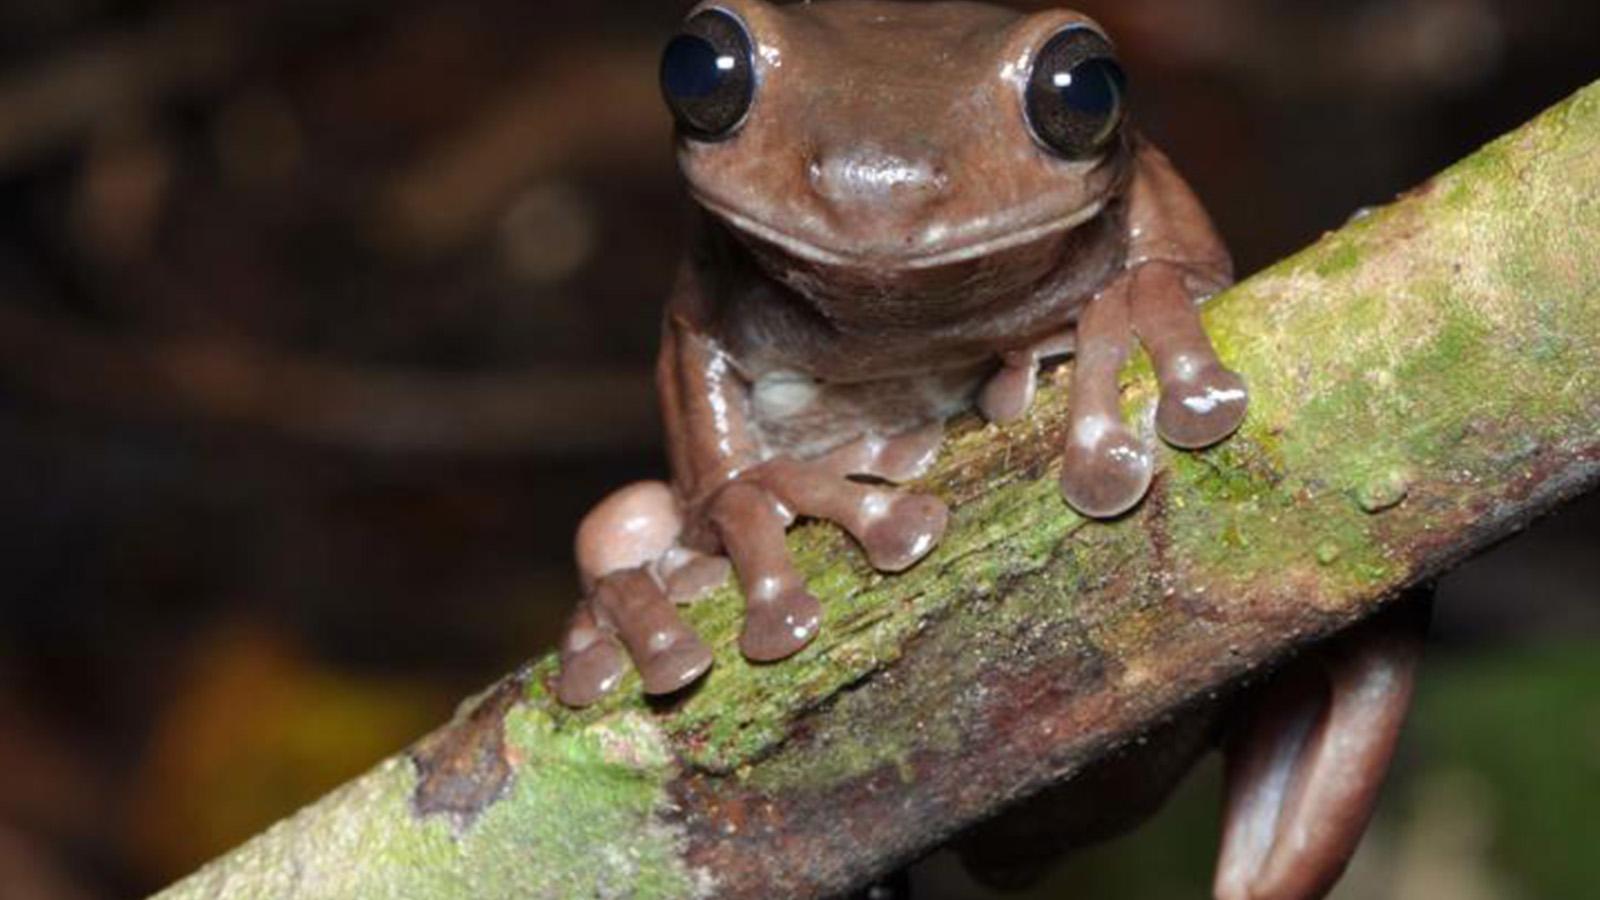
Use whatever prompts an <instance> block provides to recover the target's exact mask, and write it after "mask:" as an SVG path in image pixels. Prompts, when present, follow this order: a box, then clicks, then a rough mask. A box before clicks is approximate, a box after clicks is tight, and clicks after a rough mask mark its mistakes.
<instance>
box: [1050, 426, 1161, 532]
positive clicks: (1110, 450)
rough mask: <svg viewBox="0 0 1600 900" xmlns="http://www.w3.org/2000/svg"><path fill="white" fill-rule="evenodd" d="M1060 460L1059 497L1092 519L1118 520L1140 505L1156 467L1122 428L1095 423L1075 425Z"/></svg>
mask: <svg viewBox="0 0 1600 900" xmlns="http://www.w3.org/2000/svg"><path fill="white" fill-rule="evenodd" d="M1074 432H1075V436H1074V439H1073V440H1071V441H1069V442H1068V444H1067V450H1066V453H1065V455H1064V456H1063V457H1062V460H1061V494H1062V496H1063V497H1065V498H1066V500H1067V503H1069V504H1070V505H1071V506H1072V508H1073V509H1075V510H1077V511H1078V512H1080V513H1082V514H1083V515H1085V516H1089V517H1090V518H1095V519H1109V518H1113V517H1115V516H1120V515H1122V514H1123V513H1125V512H1127V511H1128V510H1130V509H1133V508H1134V507H1135V506H1137V505H1138V504H1139V501H1140V500H1141V499H1143V498H1144V495H1145V493H1146V492H1147V491H1149V490H1150V480H1151V478H1152V476H1153V474H1154V470H1155V466H1154V462H1153V460H1152V459H1151V455H1150V450H1149V448H1147V447H1146V446H1145V445H1144V442H1143V441H1140V440H1139V438H1138V437H1137V436H1135V435H1134V434H1133V433H1132V432H1131V431H1129V430H1128V428H1127V426H1125V425H1123V424H1122V423H1121V422H1116V421H1114V420H1108V419H1099V420H1088V421H1085V422H1081V423H1077V425H1076V426H1075V428H1074Z"/></svg>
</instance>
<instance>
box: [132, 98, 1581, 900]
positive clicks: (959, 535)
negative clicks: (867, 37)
mask: <svg viewBox="0 0 1600 900" xmlns="http://www.w3.org/2000/svg"><path fill="white" fill-rule="evenodd" d="M1597 248H1600V85H1595V86H1591V87H1589V88H1587V89H1585V90H1584V91H1582V92H1580V93H1578V94H1577V95H1575V96H1574V97H1572V98H1570V99H1568V100H1567V101H1566V102H1564V103H1562V104H1561V105H1559V106H1557V107H1556V108H1554V109H1553V110H1551V111H1550V112H1548V113H1546V114H1545V115H1543V116H1542V117H1540V118H1539V119H1538V120H1536V121H1535V122H1533V123H1531V124H1530V125H1528V126H1526V127H1524V128H1522V129H1520V130H1519V131H1517V132H1515V133H1513V134H1511V135H1509V136H1507V137H1505V138H1503V139H1501V140H1499V141H1497V142H1495V143H1494V144H1492V145H1490V146H1489V147H1487V148H1485V149H1484V150H1482V151H1480V152H1479V153H1477V154H1476V155H1474V156H1472V157H1471V158H1469V159H1467V160H1466V161H1465V162H1462V163H1461V164H1459V165H1457V166H1455V167H1453V168H1451V169H1450V170H1448V171H1447V172H1445V173H1443V174H1441V175H1439V176H1438V177H1436V178H1434V179H1432V180H1431V181H1430V182H1428V183H1427V184H1425V185H1423V186H1422V187H1420V188H1418V189H1417V190H1415V191H1413V192H1412V193H1410V194H1409V195H1407V196H1405V197H1404V198H1402V199H1401V200H1399V201H1398V202H1396V203H1395V204H1393V205H1391V206H1388V207H1386V208H1384V209H1381V210H1378V211H1376V212H1373V213H1371V214H1370V215H1367V216H1365V217H1363V218H1361V219H1360V220H1359V221H1356V222H1353V223H1351V224H1350V225H1349V226H1347V227H1346V228H1344V229H1343V230H1341V231H1339V232H1337V233H1335V234H1331V235H1329V236H1328V237H1326V238H1325V239H1324V240H1322V241H1320V242H1319V243H1317V244H1316V245H1315V246H1313V247H1311V248H1309V249H1308V250H1306V251H1304V252H1302V253H1300V254H1299V255H1297V256H1294V257H1293V258H1291V259H1288V260H1286V261H1284V262H1282V263H1280V264H1278V265H1276V266H1274V267H1272V268H1271V269H1269V270H1267V271H1266V272H1263V273H1261V274H1260V275H1257V276H1256V277H1254V278H1252V279H1250V280H1249V281H1247V282H1245V283H1243V284H1241V285H1240V286H1239V287H1237V288H1236V289H1234V290H1232V291H1230V292H1229V293H1227V294H1226V295H1224V296H1222V297H1220V298H1218V299H1217V300H1215V301H1214V302H1213V303H1212V304H1211V305H1210V307H1209V309H1208V312H1207V318H1208V323H1209V327H1210V328H1211V331H1212V333H1213V335H1214V336H1215V337H1216V338H1217V341H1218V344H1219V346H1220V349H1221V351H1222V354H1223V356H1224V358H1226V359H1227V360H1229V361H1230V362H1231V363H1232V364H1233V365H1234V366H1236V367H1237V368H1238V369H1239V370H1240V371H1242V372H1243V373H1244V374H1245V375H1246V377H1247V378H1248V379H1249V381H1250V385H1251V388H1252V391H1253V396H1254V400H1253V406H1252V409H1251V415H1250V419H1249V421H1248V422H1247V423H1246V425H1245V427H1244V429H1243V430H1242V431H1241V432H1240V433H1239V434H1238V435H1237V436H1236V437H1235V438H1233V439H1232V440H1231V441H1229V442H1227V443H1226V444H1224V445H1223V446H1221V447H1219V448H1216V449H1214V450H1211V451H1209V452H1206V453H1202V454H1198V455H1191V454H1185V453H1173V452H1164V453H1163V457H1162V462H1161V465H1162V468H1163V474H1162V475H1161V476H1160V477H1159V478H1158V480H1157V483H1156V485H1155V487H1154V490H1153V491H1152V493H1151V496H1150V498H1149V500H1148V501H1147V502H1146V503H1145V504H1144V505H1143V507H1141V508H1140V510H1138V511H1137V512H1136V513H1135V514H1134V515H1132V516H1129V517H1128V518H1126V519H1124V520H1122V521H1118V522H1115V523H1111V524H1103V523H1093V522H1086V521H1084V520H1082V519H1080V518H1078V517H1077V516H1075V515H1073V514H1072V513H1071V512H1070V511H1068V509H1067V508H1066V506H1065V505H1064V504H1063V503H1062V501H1061V499H1060V498H1059V496H1058V495H1057V491H1056V481H1055V478H1054V477H1053V467H1054V460H1055V457H1056V453H1057V444H1058V437H1057V435H1058V434H1059V430H1060V427H1061V424H1062V421H1063V417H1062V411H1063V401H1064V393H1065V392H1064V391H1063V390H1061V389H1060V384H1061V383H1062V382H1063V378H1062V375H1061V373H1057V374H1056V375H1055V376H1053V377H1052V378H1051V379H1047V380H1049V381H1051V382H1052V384H1051V385H1049V386H1047V388H1046V389H1045V390H1044V391H1043V392H1042V397H1041V403H1040V408H1039V409H1038V410H1037V411H1036V414H1035V415H1033V416H1032V417H1031V418H1030V419H1029V420H1028V421H1026V422H1024V423H1022V424H1019V425H1017V426H1015V427H1010V428H1005V429H997V428H993V427H980V426H978V425H977V424H975V423H968V424H966V425H964V426H962V427H961V428H960V429H958V433H957V434H956V435H955V436H954V440H953V443H952V446H951V447H950V449H949V450H948V451H947V453H946V455H945V457H944V460H943V464H942V466H941V467H940V469H939V471H938V472H937V473H936V474H935V475H934V476H933V477H931V478H930V479H929V481H928V484H927V488H928V489H930V490H934V491H937V492H938V493H939V494H941V495H942V496H944V497H945V498H946V499H947V500H949V501H950V503H951V506H952V507H953V508H954V510H955V511H956V513H955V517H954V520H953V522H952V527H951V530H950V533H949V535H948V537H947V538H946V539H945V541H944V544H943V546H942V547H941V548H940V549H939V550H938V551H937V552H936V553H935V554H934V555H933V556H931V557H930V558H929V559H928V560H927V561H926V562H924V563H923V564H922V565H920V566H919V567H917V568H916V569H915V570H913V571H911V572H909V573H907V574H905V575H901V576H895V577H885V576H880V575H877V574H874V573H873V572H871V571H870V570H869V569H868V568H867V567H866V566H865V564H864V563H863V562H862V560H861V558H860V555H859V553H858V552H857V551H856V550H855V549H854V548H852V547H851V546H850V545H849V544H848V543H847V542H846V541H845V540H844V539H843V538H841V537H840V535H839V534H838V533H837V532H836V531H834V530H833V529H830V528H810V529H805V530H803V531H801V532H800V533H799V534H798V535H797V536H796V537H795V539H794V546H795V547H796V549H797V551H798V553H799V556H800V558H801V560H802V562H803V564H804V566H805V568H806V571H808V572H809V573H810V575H811V585H812V587H813V589H814V591H815V592H816V593H817V594H818V595H819V596H820V597H822V598H824V601H825V603H826V607H827V613H826V625H825V630H824V633H823V636H822V637H821V638H819V639H818V641H817V642H816V643H815V644H814V645H813V646H812V647H810V648H808V649H807V650H806V651H805V652H804V653H803V654H801V655H800V656H799V657H797V658H796V659H794V660H792V661H789V662H787V663H785V664H782V665H777V666H768V667H753V666H750V665H747V664H746V663H744V662H743V661H742V660H741V659H740V658H739V657H738V654H737V652H736V650H735V649H734V645H735V641H734V636H735V633H736V629H737V626H738V616H739V609H740V605H739V603H738V601H737V599H736V598H735V597H734V596H733V595H732V594H731V593H729V592H725V593H724V594H723V595H721V596H719V597H716V598H714V599H712V600H711V601H709V602H706V603H703V604H701V605H699V606H698V607H696V608H695V609H694V610H693V611H692V613H691V618H692V621H693V623H694V624H695V626H697V627H698V628H699V629H700V630H701V633H702V634H704V635H705V636H706V637H707V639H708V640H709V641H710V642H711V643H712V644H713V646H716V647H718V648H720V652H719V655H718V659H717V664H716V667H715V669H714V670H713V672H712V673H711V675H710V676H709V678H707V679H706V681H705V683H704V684H703V685H702V686H701V687H700V688H699V689H697V690H696V691H694V692H693V693H692V694H691V695H690V696H687V697H685V698H682V699H681V700H680V701H678V702H676V703H674V704H672V705H671V706H668V707H651V706H648V705H646V704H645V703H643V702H641V701H640V699H639V695H638V690H637V685H636V684H634V683H631V682H630V683H625V684H624V685H623V688H622V690H621V691H620V693H619V696H618V698H617V699H615V700H613V701H612V702H610V703H608V704H603V705H602V706H600V707H599V708H596V709H592V710H588V711H585V712H582V713H573V712H569V711H566V710H563V709H561V708H560V707H558V706H557V705H556V704H555V703H554V702H553V701H552V700H551V698H550V694H549V691H548V689H547V687H546V681H547V679H548V678H549V676H550V674H551V672H552V670H553V661H552V660H551V659H549V658H546V659H544V660H543V661H540V662H538V663H535V664H532V665H530V666H529V667H528V668H527V669H526V670H524V671H523V672H521V673H519V674H517V675H515V676H513V677H511V678H508V679H507V680H505V681H504V682H502V683H501V684H500V685H499V686H497V687H495V688H494V689H492V690H491V691H490V692H488V693H487V694H486V695H485V696H483V697H481V698H478V700H477V701H476V702H475V703H474V704H471V707H470V711H469V712H466V713H464V714H463V715H462V716H460V717H458V719H457V721H456V722H454V723H452V724H451V725H448V726H446V727H445V728H444V729H442V730H441V731H439V732H438V733H436V734H435V735H433V736H431V737H429V738H428V739H426V740H424V741H423V742H422V743H421V744H419V745H418V746H417V747H416V748H413V749H412V750H411V751H410V752H408V753H405V754H402V755H399V756H396V757H394V758H393V759H390V760H388V761H387V762H384V763H382V764H380V765H379V766H378V767H377V768H376V769H375V770H373V771H372V772H370V773H369V774H367V775H365V776H363V777H361V778H359V779H357V780H356V781H354V782H352V783H351V784H349V785H347V786H345V787H344V788H342V789H340V790H339V791H336V792H335V793H333V794H331V795H329V796H328V797H326V798H324V799H323V800H321V801H320V802H318V803H316V804H314V805H312V806H311V807H308V808H307V809H305V810H303V811H301V812H300V813H298V814H297V815H295V816H294V817H292V818H290V819H288V820H285V821H284V822H282V823H280V824H278V825H277V826H275V827H274V828H272V829H271V830H270V831H267V832H266V833H264V834H262V835H260V836H258V837H257V838H255V839H254V840H252V841H250V842H249V843H247V844H245V845H244V846H243V847H241V848H239V849H238V850H236V851H234V852H233V853H232V854H230V855H228V856H226V857H223V858H222V859H219V860H217V861H216V862H214V863H212V864H211V865H209V866H207V867H206V868H204V869H202V870H201V871H200V872H198V873H196V874H195V875H193V876H191V877H190V878H188V879H187V880H185V881H183V882H180V883H179V884H177V885H175V886H174V887H172V888H171V889H170V890H169V891H168V892H167V893H166V894H165V895H163V896H165V897H167V898H170V900H188V898H202V897H216V898H223V897H226V898H229V900H241V898H258V897H259V898H268V897H271V898H290V897H295V898H299V897H306V898H312V897H315V898H351V900H370V898H379V897H406V898H512V897H578V896H585V897H587V896H601V897H612V896H617V897H620V896H628V897H669V896H697V895H717V896H730V897H770V896H780V895H781V896H803V895H813V894H824V893H829V892H833V891H837V890H840V889H844V888H847V887H849V886H851V885H854V884H857V883H859V882H860V881H861V880H863V879H864V878H866V877H869V876H871V875H872V874H874V873H876V872H880V871H882V870H884V869H885V868H887V867H889V866H891V865H894V864H896V863H898V862H901V861H904V860H906V859H908V858H911V857H912V856H914V855H915V854H917V853H919V852H921V851H923V850H926V849H928V848H930V847H932V846H934V845H936V844H937V843H938V842H940V841H942V840H944V839H946V838H948V837H949V836H950V835H951V834H953V833H954V832H956V831H957V830H959V829H961V828H963V827H964V826H966V825H969V824H971V823H973V822H975V821H978V820H980V819H982V818H983V817H985V816H987V815H989V814H991V813H993V812H994V811H995V810H996V809H997V808H999V807H1000V806H1001V805H1003V804H1005V803H1007V802H1009V801H1012V800H1014V799H1016V798H1019V797H1021V796H1024V795H1028V794H1031V793H1034V792H1037V791H1039V790H1041V789H1043V788H1045V787H1048V786H1050V785H1052V784H1056V783H1059V782H1060V781H1062V780H1064V779H1067V778H1070V777H1071V776H1072V775H1073V774H1074V773H1075V772H1077V771H1080V770H1081V769H1082V768H1083V767H1084V766H1085V765H1086V764H1088V763H1090V762H1092V761H1094V760H1095V759H1097V758H1098V757H1100V756H1103V755H1105V754H1106V753H1107V752H1108V750H1109V749H1111V748H1114V747H1116V746H1118V745H1119V744H1123V743H1125V742H1127V741H1130V740H1132V739H1135V738H1137V737H1138V736H1139V735H1141V734H1144V733H1146V732H1148V731H1150V730H1151V729H1152V728H1153V727H1155V726H1156V725H1157V724H1158V723H1159V722H1161V721H1162V720H1163V718H1164V717H1166V716H1169V715H1171V714H1172V713H1173V712H1174V711H1176V710H1179V709H1181V708H1183V707H1184V706H1185V705H1186V704H1189V703H1191V702H1193V701H1195V700H1196V699H1197V698H1202V697H1204V696H1207V695H1212V694H1215V693H1216V692H1218V691H1221V690H1224V689H1226V688H1227V687H1228V686H1229V685H1231V684H1234V683H1236V682H1237V681H1239V680H1240V679H1241V678H1243V677H1245V676H1247V675H1248V674H1249V673H1251V672H1252V671H1255V670H1257V669H1260V668H1261V667H1265V666H1269V665H1271V664H1272V663H1273V662H1274V661H1275V660H1278V659H1280V658H1281V657H1283V656H1284V655H1285V654H1287V653H1290V652H1292V651H1293V650H1294V649H1296V648H1297V647H1299V646H1302V645H1304V644H1306V643H1307V642H1311V641H1315V640H1318V639H1320V638H1323V637H1325V636H1327V635H1329V634H1330V633H1332V632H1334V631H1336V630H1338V629H1340V628H1342V627H1344V626H1347V625H1349V624H1351V623H1352V622H1354V621H1356V620H1359V619H1361V618H1363V617H1365V616H1368V615H1370V614H1371V613H1373V612H1374V611H1376V610H1377V609H1378V608H1380V607H1381V606H1383V605H1384V604H1385V603H1386V602H1388V601H1389V600H1391V599H1393V598H1394V597H1395V596H1397V595H1398V594H1399V593H1400V592H1401V591H1402V590H1403V589H1404V588H1405V587H1407V586H1408V585H1411V584H1413V583H1415V582H1417V581H1419V580H1423V579H1427V578H1429V577H1431V576H1434V575H1436V574H1438V573H1439V572H1440V571H1442V570H1444V569H1446V568H1448V567H1449V566H1450V565H1452V564H1454V563H1455V562H1457V561H1459V560H1460V559H1462V558H1463V557H1464V556H1466V555H1467V554H1469V553H1471V552H1473V551H1474V550H1477V549H1479V548H1481V547H1483V546H1484V545H1485V544H1487V543H1489V542H1491V541H1494V540H1496V539H1498V538H1500V537H1502V536H1504V535H1506V534H1508V533H1510V532H1512V531H1513V530H1515V529H1517V528H1519V527H1521V526H1522V525H1523V524H1524V523H1526V522H1527V521H1528V520H1529V519H1530V518H1531V517H1533V516H1536V515H1538V514H1540V513H1543V512H1545V511H1548V510H1549V509H1551V508H1552V507H1554V506H1555V505H1557V504H1558V503H1559V502H1561V501H1562V500H1564V499H1566V498H1568V497H1570V496H1572V495H1574V494H1575V493H1577V492H1579V491H1581V490H1583V489H1585V488H1587V487H1590V486H1592V485H1593V484H1595V483H1596V481H1597V479H1600V249H1597ZM1126 396H1127V403H1128V407H1129V409H1130V410H1131V412H1132V413H1133V414H1134V415H1135V416H1137V417H1138V418H1139V419H1140V420H1141V421H1146V422H1148V420H1149V416H1150V409H1151V405H1152V400H1153V397H1154V394H1153V380H1152V379H1151V377H1150V375H1149V372H1148V369H1147V368H1146V369H1139V368H1136V369H1135V371H1133V372H1132V373H1131V374H1130V377H1129V386H1128V389H1127V394H1126Z"/></svg>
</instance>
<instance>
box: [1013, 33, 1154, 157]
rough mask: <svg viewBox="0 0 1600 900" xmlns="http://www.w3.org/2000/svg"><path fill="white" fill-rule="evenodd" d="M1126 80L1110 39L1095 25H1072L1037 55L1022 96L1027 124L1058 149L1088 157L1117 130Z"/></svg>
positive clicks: (1102, 147)
mask: <svg viewBox="0 0 1600 900" xmlns="http://www.w3.org/2000/svg"><path fill="white" fill-rule="evenodd" d="M1127 85H1128V79H1127V76H1126V75H1124V74H1122V67H1121V66H1119V65H1117V59H1116V55H1115V53H1114V52H1113V51H1112V49H1111V42H1109V41H1107V40H1106V39H1105V38H1104V37H1103V36H1102V35H1101V34H1100V33H1099V32H1098V31H1095V30H1093V29H1091V28H1086V27H1084V26H1081V25H1072V26H1068V27H1067V28H1066V29H1064V30H1062V31H1060V32H1057V33H1056V35H1055V36H1054V37H1052V38H1050V40H1048V41H1046V42H1045V45H1044V46H1043V47H1042V48H1040V50H1039V52H1038V54H1037V55H1036V56H1035V57H1034V60H1033V71H1032V72H1031V73H1029V75H1028V85H1027V90H1026V96H1025V98H1024V99H1025V101H1026V104H1027V114H1028V127H1029V128H1031V129H1032V130H1033V135H1034V137H1035V138H1036V139H1037V140H1038V141H1039V143H1041V144H1043V145H1044V146H1045V147H1046V148H1047V149H1049V150H1050V151H1051V152H1053V153H1055V154H1056V155H1058V156H1061V157H1064V158H1066V159H1070V160H1084V159H1090V158H1092V157H1094V156H1096V155H1098V154H1100V153H1101V152H1102V151H1104V150H1105V148H1106V146H1107V145H1108V144H1110V143H1111V139H1112V138H1114V137H1115V136H1116V134H1117V129H1118V128H1119V127H1120V126H1121V124H1122V95H1123V92H1124V91H1125V90H1126V89H1127Z"/></svg>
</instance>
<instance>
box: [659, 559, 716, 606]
mask: <svg viewBox="0 0 1600 900" xmlns="http://www.w3.org/2000/svg"><path fill="white" fill-rule="evenodd" d="M661 570H662V571H661V575H662V581H663V583H664V584H665V585H666V588H667V597H668V598H669V599H670V600H671V601H672V602H673V603H676V604H679V605H683V604H688V603H693V602H694V601H696V600H699V599H700V598H701V597H704V596H705V595H707V594H709V593H711V592H712V591H714V590H716V589H717V588H719V587H722V585H723V584H725V583H727V581H728V576H729V575H731V574H732V573H733V564H732V563H730V562H729V561H728V558H727V557H726V556H709V555H707V554H704V553H696V552H694V551H692V550H685V549H683V548H676V549H675V550H674V551H673V553H671V554H669V555H668V556H667V557H664V558H663V564H662V566H661Z"/></svg>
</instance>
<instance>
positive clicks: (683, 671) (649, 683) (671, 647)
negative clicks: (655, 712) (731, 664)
mask: <svg viewBox="0 0 1600 900" xmlns="http://www.w3.org/2000/svg"><path fill="white" fill-rule="evenodd" d="M635 665H637V666H638V667H639V677H640V678H641V679H643V681H644V692H645V693H646V694H658V695H659V694H671V693H673V692H674V691H679V690H682V689H683V688H685V687H687V686H688V685H690V684H692V683H693V682H694V681H695V680H696V679H698V678H699V677H700V676H701V675H704V674H705V673H706V670H707V669H709V668H711V648H710V647H707V646H706V644H705V641H702V640H700V638H699V637H698V636H696V635H695V634H694V633H693V632H690V631H684V632H683V633H681V634H678V635H676V636H674V637H673V638H672V639H671V641H670V642H669V643H667V644H666V645H665V646H663V647H661V648H660V649H658V650H655V651H654V652H652V653H651V654H650V655H649V656H647V657H645V658H644V659H642V660H638V661H636V662H635Z"/></svg>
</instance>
